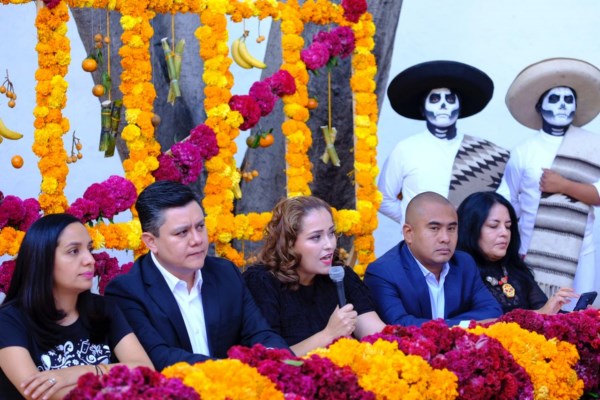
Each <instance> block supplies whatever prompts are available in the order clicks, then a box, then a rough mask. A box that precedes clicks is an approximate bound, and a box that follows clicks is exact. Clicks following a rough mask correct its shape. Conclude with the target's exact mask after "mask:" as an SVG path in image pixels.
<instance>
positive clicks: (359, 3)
mask: <svg viewBox="0 0 600 400" xmlns="http://www.w3.org/2000/svg"><path fill="white" fill-rule="evenodd" d="M342 8H343V9H344V18H346V20H347V21H350V22H354V23H357V22H358V20H359V19H360V17H361V15H363V14H364V13H365V12H366V11H367V0H342Z"/></svg>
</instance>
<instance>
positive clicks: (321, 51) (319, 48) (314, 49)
mask: <svg viewBox="0 0 600 400" xmlns="http://www.w3.org/2000/svg"><path fill="white" fill-rule="evenodd" d="M300 58H301V59H302V61H303V62H304V64H306V68H307V69H309V70H311V71H314V70H317V69H319V68H321V67H324V66H325V65H326V64H327V62H328V61H329V47H328V46H327V45H326V44H323V43H319V42H317V43H313V44H311V45H310V46H309V47H308V48H307V49H304V50H302V51H301V52H300Z"/></svg>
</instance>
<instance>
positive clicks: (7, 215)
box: [0, 195, 26, 229]
mask: <svg viewBox="0 0 600 400" xmlns="http://www.w3.org/2000/svg"><path fill="white" fill-rule="evenodd" d="M25 213H26V210H25V205H23V200H21V199H20V198H18V197H17V196H12V195H8V196H6V197H5V198H4V200H2V203H0V229H1V228H4V227H5V226H7V225H8V226H12V227H14V228H15V229H17V228H18V227H19V225H20V224H21V221H22V220H23V218H24V217H25Z"/></svg>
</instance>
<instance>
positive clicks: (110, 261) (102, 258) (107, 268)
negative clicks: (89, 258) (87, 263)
mask: <svg viewBox="0 0 600 400" xmlns="http://www.w3.org/2000/svg"><path fill="white" fill-rule="evenodd" d="M94 259H95V260H96V263H95V264H94V275H95V276H98V292H99V293H100V294H102V295H103V294H104V290H105V289H106V285H108V282H110V281H111V280H112V279H113V278H114V277H115V276H118V275H121V274H122V273H123V271H122V268H119V260H117V258H116V257H111V256H109V255H108V253H107V252H105V251H103V252H101V253H94Z"/></svg>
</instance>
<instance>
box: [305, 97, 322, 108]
mask: <svg viewBox="0 0 600 400" xmlns="http://www.w3.org/2000/svg"><path fill="white" fill-rule="evenodd" d="M318 106H319V102H318V101H317V99H314V98H312V97H311V98H310V99H308V102H307V103H306V108H308V109H309V110H314V109H315V108H317V107H318Z"/></svg>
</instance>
